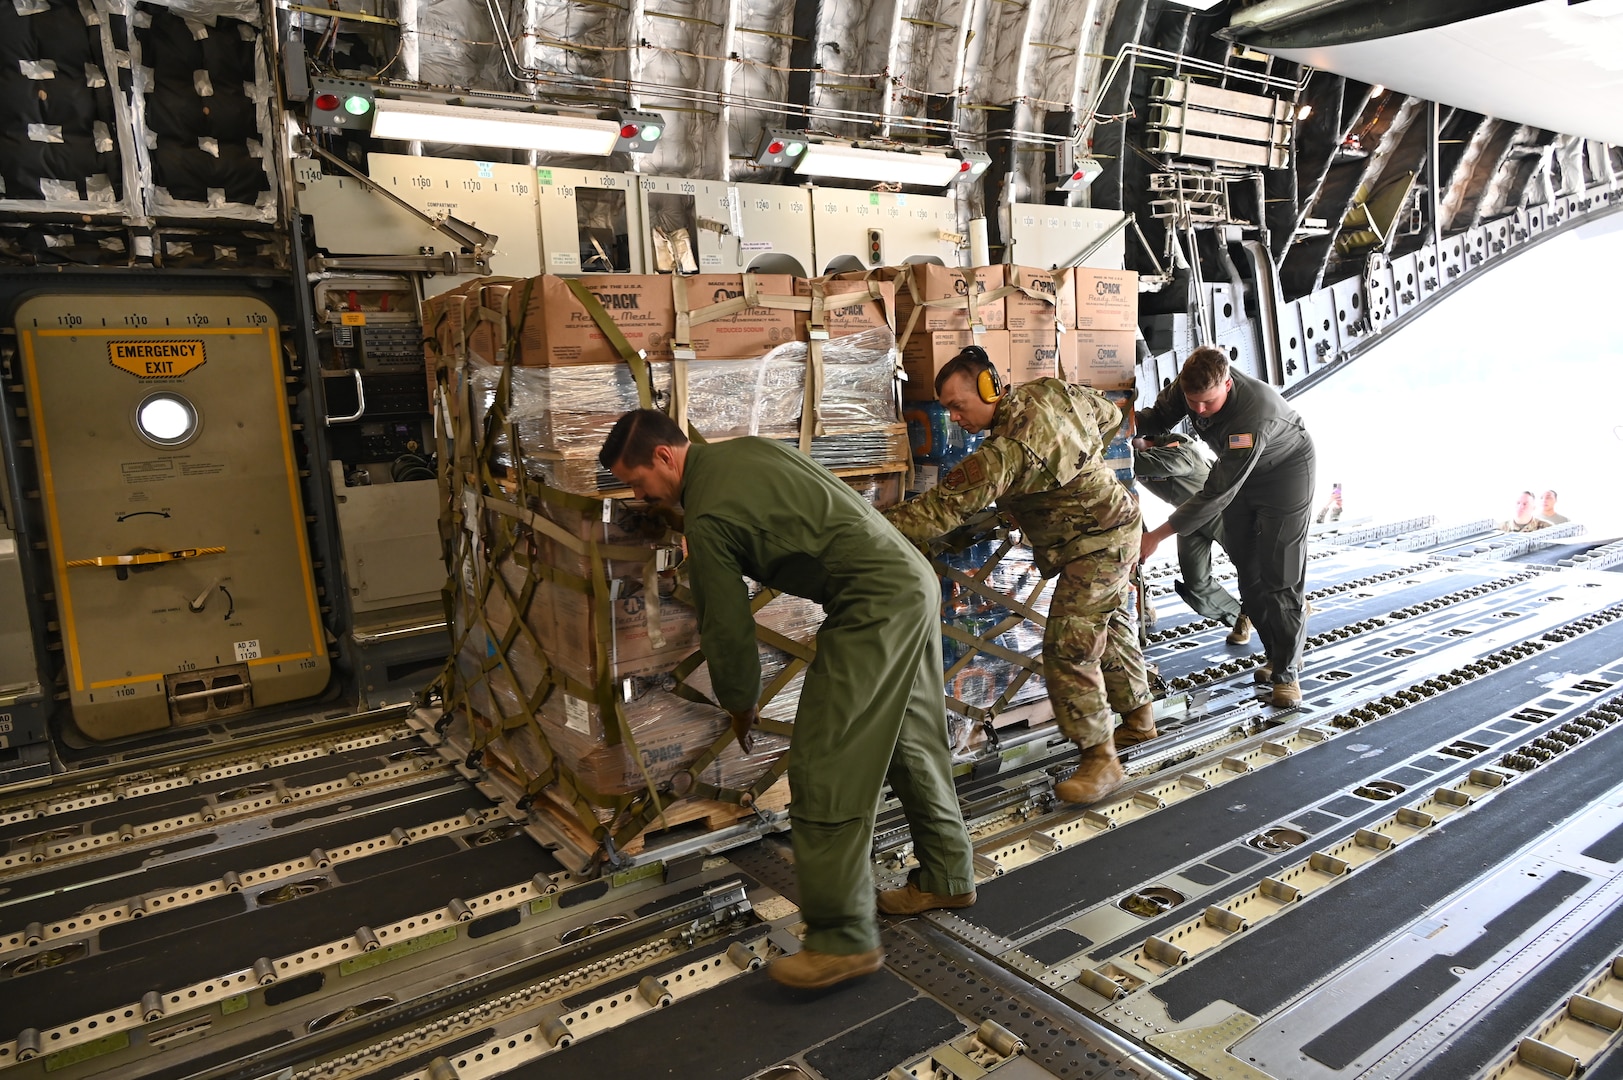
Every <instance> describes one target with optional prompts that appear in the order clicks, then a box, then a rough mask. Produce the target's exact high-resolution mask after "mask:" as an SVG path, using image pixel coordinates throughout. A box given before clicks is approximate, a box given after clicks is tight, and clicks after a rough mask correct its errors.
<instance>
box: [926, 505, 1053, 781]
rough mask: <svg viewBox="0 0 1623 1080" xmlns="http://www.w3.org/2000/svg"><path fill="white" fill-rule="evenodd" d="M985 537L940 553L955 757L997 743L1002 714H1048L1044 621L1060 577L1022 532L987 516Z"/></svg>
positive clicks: (946, 675) (943, 647)
mask: <svg viewBox="0 0 1623 1080" xmlns="http://www.w3.org/2000/svg"><path fill="white" fill-rule="evenodd" d="M980 535H982V536H984V537H985V538H984V539H978V540H975V541H974V542H972V543H969V544H968V546H965V547H963V548H961V549H959V550H956V551H947V552H943V553H941V554H938V555H937V556H936V557H935V559H934V560H933V561H934V564H935V567H936V570H937V571H938V572H939V573H940V575H941V660H942V664H943V666H944V668H945V673H944V683H945V689H946V695H947V709H948V726H949V728H950V730H951V735H952V744H953V753H954V755H955V756H973V755H978V754H980V753H984V752H985V751H986V750H987V749H988V748H995V747H996V745H997V741H998V736H997V728H998V726H999V725H998V723H997V721H998V718H999V717H1005V718H1006V719H1007V720H1009V721H1011V722H1012V721H1013V720H1014V719H1015V710H1021V715H1022V717H1023V718H1027V719H1035V720H1047V719H1049V718H1050V717H1049V716H1047V715H1042V713H1041V708H1039V709H1035V710H1030V712H1031V713H1032V714H1033V715H1030V716H1025V712H1026V710H1024V709H1023V707H1024V706H1030V705H1036V706H1039V707H1040V706H1041V705H1042V703H1044V702H1045V701H1046V697H1047V688H1046V686H1045V685H1044V683H1043V666H1042V648H1043V628H1044V626H1045V624H1046V621H1047V618H1048V602H1049V599H1050V598H1051V597H1052V595H1053V592H1054V579H1052V578H1047V579H1045V578H1044V577H1043V576H1042V573H1041V572H1040V571H1039V570H1038V569H1037V564H1036V561H1035V559H1034V558H1033V556H1032V553H1031V548H1029V547H1027V546H1026V545H1025V544H1024V543H1023V542H1021V540H1020V537H1019V534H1018V533H1010V532H1007V531H1006V530H1004V529H1003V527H1002V525H1001V523H999V522H998V521H997V519H995V518H988V519H984V524H983V525H982V529H981V530H980Z"/></svg>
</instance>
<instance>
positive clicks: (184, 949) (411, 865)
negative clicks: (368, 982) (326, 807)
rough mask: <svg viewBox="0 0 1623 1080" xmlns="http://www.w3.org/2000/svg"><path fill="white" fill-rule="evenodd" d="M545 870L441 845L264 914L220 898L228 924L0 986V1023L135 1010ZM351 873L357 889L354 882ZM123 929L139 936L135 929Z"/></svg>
mask: <svg viewBox="0 0 1623 1080" xmlns="http://www.w3.org/2000/svg"><path fill="white" fill-rule="evenodd" d="M391 856H397V857H398V858H391ZM374 861H375V862H376V863H378V864H382V863H385V862H398V863H400V864H401V865H396V866H394V867H393V868H391V869H389V870H388V871H387V872H381V873H378V872H369V871H378V870H381V869H382V867H381V865H375V866H373V867H370V868H368V866H367V864H368V863H372V862H374ZM551 864H552V860H551V858H550V856H547V855H546V853H545V852H543V851H542V850H541V849H540V848H538V847H537V846H536V845H535V844H534V843H533V842H532V841H530V840H529V838H528V837H525V836H522V835H520V836H516V837H514V838H512V839H508V840H504V841H501V842H498V843H495V844H490V845H487V846H484V847H477V848H466V849H461V848H459V847H458V845H456V844H455V843H454V842H453V841H451V840H449V839H447V838H438V839H436V840H430V841H426V842H424V843H421V844H413V845H412V846H411V847H408V848H401V849H398V851H395V852H388V853H385V854H384V855H382V856H378V857H376V859H375V860H373V859H368V860H362V861H360V862H357V863H354V864H350V865H349V866H345V867H339V868H335V871H334V872H333V874H332V876H333V877H334V878H340V881H342V882H353V883H336V884H335V885H334V887H332V888H329V889H325V890H323V891H321V892H317V893H314V894H312V895H310V896H304V897H300V898H299V899H297V900H293V901H290V902H288V903H284V904H274V905H271V906H269V907H260V906H256V905H255V904H254V903H253V898H252V897H250V896H248V895H247V894H243V893H236V894H231V895H230V896H229V897H225V898H222V899H227V900H233V901H235V903H236V905H237V908H236V910H235V912H234V913H233V914H232V915H231V916H229V917H220V918H216V919H214V920H213V921H210V922H207V923H204V924H202V925H197V924H196V923H195V922H194V923H192V924H191V925H189V926H188V925H186V923H185V921H184V920H181V921H180V925H181V926H182V928H180V929H176V930H174V931H173V932H172V933H166V934H164V935H163V936H160V937H153V938H147V939H145V940H142V941H140V942H137V943H132V944H131V947H129V948H120V949H115V950H113V951H111V952H106V953H97V954H94V955H92V956H88V957H86V958H84V959H82V960H78V961H72V962H69V963H65V964H61V965H59V966H56V967H51V968H47V969H46V970H43V971H38V972H35V973H33V974H29V975H23V976H19V977H16V978H12V979H8V980H4V981H0V1016H4V1017H6V1019H7V1022H8V1023H7V1026H8V1027H11V1026H13V1025H14V1026H15V1027H17V1028H25V1027H37V1028H39V1029H41V1030H45V1029H47V1028H51V1027H55V1026H57V1025H59V1024H64V1023H67V1022H69V1021H72V1020H75V1019H78V1018H80V1017H84V1016H91V1015H95V1014H97V1013H101V1012H105V1011H107V1010H109V1009H116V1008H120V1007H122V1006H124V1005H127V1004H129V1003H130V1002H132V1001H139V1000H140V998H141V994H142V993H144V992H146V991H147V990H167V989H169V988H172V987H178V986H185V985H189V984H191V983H194V982H198V981H200V980H203V979H207V978H210V977H211V976H214V975H217V974H221V973H224V972H228V971H234V970H237V969H239V968H243V967H248V966H251V965H252V964H253V963H254V961H255V960H256V959H257V958H259V957H262V956H278V955H282V954H286V953H291V952H295V951H298V950H300V949H304V948H309V947H312V946H315V945H318V944H320V943H322V942H325V941H328V940H331V939H332V938H334V937H338V936H343V935H347V934H350V933H353V932H354V930H355V928H356V927H360V926H371V925H380V926H381V925H386V924H388V923H391V922H394V921H396V920H398V919H402V918H405V917H407V916H409V915H412V914H414V913H416V912H420V911H426V910H431V909H434V908H437V907H442V906H444V905H445V903H446V902H447V901H448V900H450V899H452V898H460V897H465V896H475V895H478V894H481V893H484V892H489V891H491V890H494V889H497V888H500V887H502V886H504V885H510V884H513V883H514V882H522V881H525V880H527V879H528V878H529V877H530V876H531V875H533V874H536V873H539V872H542V871H543V870H545V869H546V868H547V867H548V866H549V865H551ZM352 868H353V869H352ZM357 874H359V875H361V877H362V880H359V881H355V880H354V879H355V877H356V875H357ZM340 875H342V876H340ZM208 903H213V902H212V901H209V902H208ZM191 910H192V909H188V908H180V909H177V911H176V912H175V913H176V914H185V913H187V912H189V911H191ZM211 914H216V915H217V914H219V912H217V911H211ZM128 925H130V926H132V927H140V923H139V922H138V923H134V924H128ZM166 929H167V928H166ZM120 936H123V935H122V934H121V935H120Z"/></svg>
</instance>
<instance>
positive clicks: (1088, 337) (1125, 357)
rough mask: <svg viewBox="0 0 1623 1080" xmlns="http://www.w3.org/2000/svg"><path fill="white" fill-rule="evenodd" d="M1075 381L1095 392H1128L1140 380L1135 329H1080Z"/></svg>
mask: <svg viewBox="0 0 1623 1080" xmlns="http://www.w3.org/2000/svg"><path fill="white" fill-rule="evenodd" d="M1074 336H1075V338H1076V360H1077V371H1076V373H1075V374H1073V375H1072V376H1071V381H1072V382H1079V383H1083V384H1085V385H1087V386H1091V387H1093V388H1094V389H1095V390H1126V389H1128V388H1130V387H1131V386H1132V385H1133V383H1134V381H1135V380H1136V378H1137V370H1136V369H1137V365H1138V350H1137V345H1136V335H1135V334H1134V333H1133V331H1131V330H1109V331H1099V330H1078V331H1076V333H1075V335H1074Z"/></svg>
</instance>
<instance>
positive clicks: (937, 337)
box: [902, 330, 1013, 401]
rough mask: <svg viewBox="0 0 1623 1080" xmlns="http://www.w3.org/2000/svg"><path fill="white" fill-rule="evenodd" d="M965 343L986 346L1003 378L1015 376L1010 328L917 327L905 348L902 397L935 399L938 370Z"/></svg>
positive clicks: (908, 398) (907, 398)
mask: <svg viewBox="0 0 1623 1080" xmlns="http://www.w3.org/2000/svg"><path fill="white" fill-rule="evenodd" d="M965 345H979V346H980V347H981V348H983V349H985V350H986V355H987V356H988V357H989V358H990V359H991V361H992V366H993V367H995V368H997V372H998V374H999V375H1000V376H1002V377H1003V381H1004V382H1008V381H1009V380H1010V379H1012V378H1013V373H1012V372H1011V370H1010V367H1009V332H1008V331H1007V330H988V331H986V333H984V334H972V333H970V332H969V331H968V330H936V331H925V332H921V331H917V330H915V331H914V332H913V336H912V337H911V338H909V339H908V342H907V347H906V348H905V349H903V350H902V370H904V371H906V372H907V382H905V383H903V384H902V397H903V398H904V399H905V400H907V401H934V400H935V376H936V372H938V371H940V370H941V369H942V368H943V367H944V366H946V363H947V361H949V360H951V359H952V358H953V357H955V356H957V355H958V353H959V351H960V350H961V349H963V347H964V346H965Z"/></svg>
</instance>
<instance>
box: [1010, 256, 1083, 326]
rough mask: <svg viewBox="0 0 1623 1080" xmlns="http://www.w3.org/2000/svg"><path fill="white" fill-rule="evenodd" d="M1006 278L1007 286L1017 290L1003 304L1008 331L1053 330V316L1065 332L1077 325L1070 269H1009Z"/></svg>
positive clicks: (1020, 267) (1074, 291)
mask: <svg viewBox="0 0 1623 1080" xmlns="http://www.w3.org/2000/svg"><path fill="white" fill-rule="evenodd" d="M1008 277H1009V284H1010V285H1011V286H1012V287H1014V288H1015V289H1016V290H1018V291H1016V292H1012V293H1010V294H1009V295H1008V296H1007V297H1005V298H1004V301H1003V305H1004V309H1005V317H1004V321H1005V324H1006V325H1007V327H1008V329H1010V330H1042V329H1048V330H1052V329H1053V327H1054V320H1055V318H1056V317H1057V318H1058V320H1059V323H1060V325H1061V326H1064V327H1066V328H1067V329H1070V328H1072V327H1075V326H1076V285H1075V284H1074V283H1073V282H1072V280H1071V271H1070V270H1069V269H1063V270H1053V271H1050V270H1039V269H1037V268H1036V267H1031V266H1011V267H1009V268H1008ZM1056 308H1057V309H1058V310H1057V312H1056Z"/></svg>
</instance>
